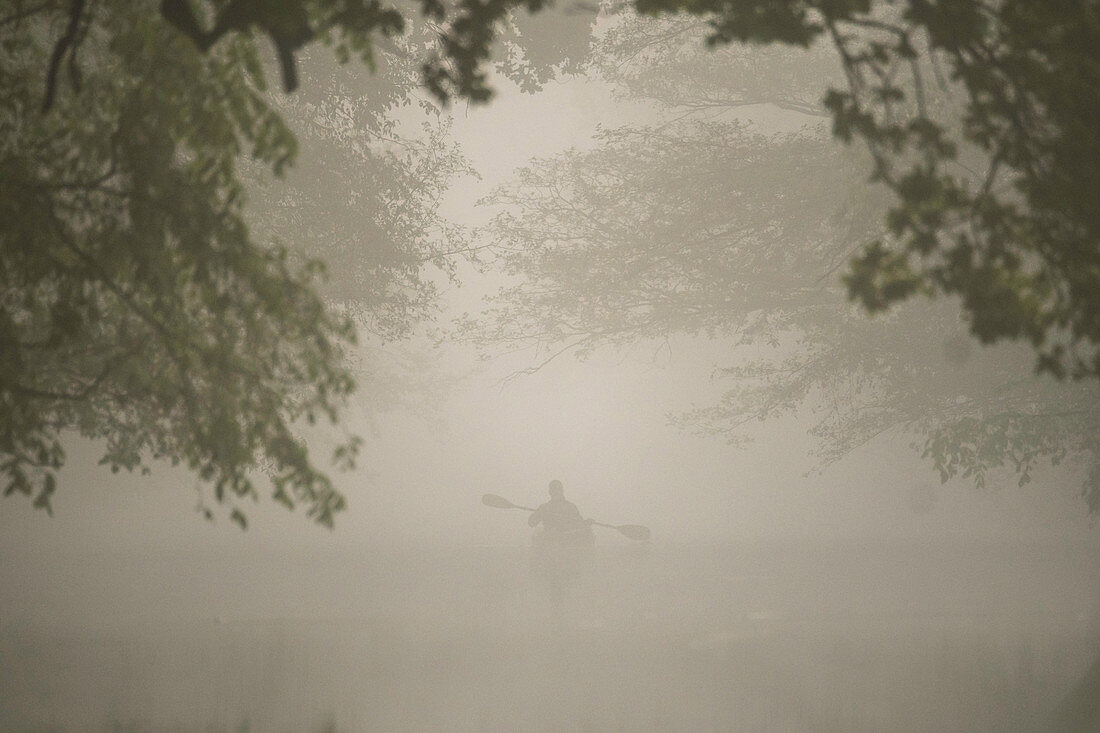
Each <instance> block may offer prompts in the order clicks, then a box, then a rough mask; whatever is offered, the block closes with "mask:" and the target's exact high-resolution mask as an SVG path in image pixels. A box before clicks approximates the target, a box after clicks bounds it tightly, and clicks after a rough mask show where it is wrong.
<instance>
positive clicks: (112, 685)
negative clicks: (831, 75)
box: [0, 544, 1100, 731]
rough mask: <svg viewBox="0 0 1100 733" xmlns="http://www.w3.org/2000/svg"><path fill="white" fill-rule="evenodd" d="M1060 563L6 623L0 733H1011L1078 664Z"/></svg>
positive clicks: (341, 569)
mask: <svg viewBox="0 0 1100 733" xmlns="http://www.w3.org/2000/svg"><path fill="white" fill-rule="evenodd" d="M1079 559H1080V558H1079V557H1078V558H1075V557H1074V555H1073V553H1069V552H1066V551H1065V550H1053V549H1049V548H1043V547H1030V548H1023V549H1021V548H1006V547H968V548H957V547H956V548H942V547H913V546H908V547H898V546H887V545H882V546H871V545H856V544H853V545H848V546H831V547H822V546H812V547H811V546H804V547H796V546H772V547H759V546H758V547H740V548H738V547H715V546H690V547H688V546H682V547H664V546H660V545H657V546H654V547H652V548H646V547H643V546H631V545H625V544H624V545H616V546H610V547H601V548H598V551H597V553H596V554H595V555H594V557H593V558H592V560H591V562H590V563H589V564H588V565H587V566H585V567H583V568H581V569H580V571H579V572H578V573H577V574H576V575H575V576H573V575H571V576H570V578H571V579H570V581H569V583H568V584H566V585H565V586H560V587H559V586H556V585H555V584H551V583H549V582H547V578H546V577H545V575H544V574H541V573H537V572H532V567H531V558H530V557H529V556H528V553H527V552H526V551H520V550H518V549H515V548H511V549H501V548H467V549H464V550H456V549H453V548H452V549H448V550H433V551H422V550H418V551H412V550H410V551H403V552H397V551H388V552H382V551H375V552H373V553H371V554H370V555H368V556H364V557H360V558H357V559H355V560H349V559H347V558H344V559H343V561H342V563H337V562H336V561H335V559H334V558H331V557H329V558H324V559H315V560H316V575H315V577H314V578H313V580H312V581H311V580H302V581H301V582H299V583H298V584H297V585H296V587H298V588H299V591H300V592H299V595H298V596H297V597H296V598H294V599H285V598H284V599H281V601H282V604H281V605H274V604H273V602H272V599H271V598H270V597H266V596H263V595H262V594H259V595H257V596H256V598H257V599H262V600H257V603H256V605H255V606H253V607H249V606H248V605H247V604H246V603H243V602H241V603H239V604H238V605H237V606H235V607H234V612H235V613H234V615H227V616H221V615H219V614H217V613H213V612H212V611H217V610H218V608H219V607H218V606H217V605H216V604H215V605H214V606H211V607H208V608H206V609H205V610H206V611H207V613H203V611H204V609H203V608H202V607H198V605H199V604H197V606H196V607H194V608H187V609H180V608H176V609H175V610H176V611H177V613H174V614H167V613H162V614H161V616H160V617H148V616H147V617H144V618H143V620H142V622H141V623H136V622H127V623H125V624H116V625H113V626H112V625H111V624H110V623H106V622H105V620H104V622H103V623H87V624H83V625H81V624H73V625H69V626H68V627H66V628H60V627H58V626H57V625H56V624H54V625H52V626H49V625H40V624H39V625H36V624H35V623H33V620H24V621H22V622H20V623H8V624H7V625H5V627H4V628H3V631H2V632H0V729H3V730H5V731H7V730H14V731H18V730H70V731H83V730H115V729H117V730H173V731H182V730H188V731H189V730H196V731H200V730H201V731H208V730H212V731H232V730H251V731H321V730H327V731H333V730H338V731H382V730H396V731H425V730H488V731H510V730H534V731H539V730H561V731H566V730H569V731H572V730H592V731H607V730H631V731H637V730H643V731H648V730H653V731H676V730H684V731H695V730H723V731H738V730H744V731H760V730H769V731H882V730H914V729H920V730H938V731H939V730H942V731H950V730H958V731H963V730H997V731H1012V730H1020V731H1025V730H1028V731H1030V730H1036V729H1041V728H1043V727H1045V721H1046V720H1047V719H1048V716H1049V714H1050V711H1051V709H1052V708H1053V706H1054V705H1055V704H1056V702H1057V701H1058V699H1059V698H1060V696H1061V695H1063V694H1064V693H1065V691H1066V690H1067V689H1068V688H1069V687H1070V686H1071V685H1072V683H1073V681H1074V680H1075V678H1076V677H1078V676H1079V675H1080V674H1081V673H1082V672H1083V671H1084V669H1085V668H1086V667H1087V666H1088V664H1089V662H1090V661H1091V659H1092V656H1093V655H1094V654H1095V653H1096V652H1097V651H1098V650H1100V635H1098V634H1097V626H1096V624H1095V621H1096V610H1097V609H1096V607H1095V605H1093V604H1094V599H1096V598H1097V597H1098V596H1097V593H1096V591H1097V587H1096V583H1095V579H1093V582H1092V583H1091V584H1090V583H1089V582H1081V581H1082V579H1081V578H1080V577H1079V574H1078V571H1076V570H1074V568H1075V567H1078V565H1076V564H1075V560H1079ZM178 561H179V560H178V559H176V560H173V561H169V560H164V563H170V562H178ZM149 563H150V565H149V567H148V568H146V571H147V572H148V573H160V572H170V569H169V568H167V567H161V566H160V565H158V561H154V560H150V561H149ZM302 566H304V567H310V563H309V561H308V559H307V560H306V561H302ZM333 567H337V568H338V570H332V571H331V572H329V571H328V570H326V568H330V569H331V568H333ZM301 570H302V567H298V569H297V571H299V572H300V571H301ZM135 572H137V571H135ZM239 572H240V573H241V574H242V576H241V577H242V578H244V577H247V576H248V574H249V569H248V568H240V569H239ZM138 575H140V572H138ZM302 577H303V578H304V577H305V576H304V575H303V576H302ZM228 580H229V578H223V579H222V580H221V581H219V582H227V581H228ZM224 587H229V586H228V585H226V586H224ZM256 590H257V592H258V591H259V590H262V589H256ZM135 592H137V591H135ZM119 602H120V603H123V604H125V600H124V599H120V601H119ZM135 603H139V600H135V601H133V603H131V604H129V605H130V606H133V604H135ZM204 603H205V604H206V605H207V606H210V604H209V600H206V601H204ZM273 609H275V610H278V611H281V612H282V613H273V612H272V611H273ZM124 610H125V609H124V608H123V607H121V606H120V613H122V612H123V611H124ZM131 610H132V609H131ZM162 610H163V609H162ZM216 616H217V617H216ZM101 620H102V619H101Z"/></svg>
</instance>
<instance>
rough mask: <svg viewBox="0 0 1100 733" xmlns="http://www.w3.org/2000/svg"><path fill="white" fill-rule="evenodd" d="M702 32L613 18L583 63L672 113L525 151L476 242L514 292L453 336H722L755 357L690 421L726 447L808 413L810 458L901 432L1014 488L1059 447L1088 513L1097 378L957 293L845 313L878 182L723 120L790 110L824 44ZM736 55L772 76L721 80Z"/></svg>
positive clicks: (816, 132) (836, 154)
mask: <svg viewBox="0 0 1100 733" xmlns="http://www.w3.org/2000/svg"><path fill="white" fill-rule="evenodd" d="M698 32H699V28H698V24H695V26H694V27H693V26H692V24H691V23H690V22H688V21H684V20H682V19H671V20H667V21H662V23H661V24H660V27H657V28H655V27H654V26H653V24H651V23H645V22H642V21H639V20H635V19H626V20H624V21H623V22H621V23H620V24H619V25H617V26H616V30H615V31H614V33H611V34H608V35H607V36H606V37H605V39H604V41H603V42H602V43H603V45H601V46H600V47H599V48H598V49H597V51H596V54H595V55H594V57H593V63H594V64H596V65H598V67H599V68H601V69H604V70H606V75H607V76H608V77H609V78H611V79H613V80H614V81H615V82H616V83H617V84H619V88H620V90H622V93H624V94H626V95H628V96H630V97H637V96H640V97H642V98H646V99H649V100H652V101H657V102H660V103H662V104H663V106H665V107H667V108H668V109H669V110H670V112H671V113H672V116H673V121H671V122H664V123H661V124H655V125H650V126H645V127H629V128H622V129H617V130H612V131H605V132H603V133H601V135H600V136H599V137H598V141H597V142H598V145H597V147H596V148H595V149H594V150H590V151H584V152H577V151H571V152H567V153H562V154H560V155H558V156H556V157H554V158H551V159H548V160H543V161H536V162H534V163H532V164H531V165H530V166H529V167H528V168H526V169H524V170H523V171H522V172H521V173H520V174H519V176H518V177H517V179H516V180H515V181H514V182H513V183H511V184H508V185H506V186H504V187H502V188H501V189H500V190H499V191H498V192H496V193H495V194H494V195H493V196H492V197H491V198H490V199H489V203H491V204H494V205H498V206H500V207H501V208H502V210H503V213H501V214H500V215H499V216H498V217H497V218H496V220H495V221H494V223H493V225H492V226H491V227H490V228H489V230H488V231H487V237H488V240H487V241H489V242H490V243H492V244H493V245H494V246H495V247H497V249H498V250H499V253H500V262H501V265H502V266H503V267H504V269H505V270H506V271H507V272H508V273H509V274H511V275H513V276H516V282H515V284H514V285H512V286H510V287H509V288H508V289H507V290H505V291H503V292H502V293H501V294H500V295H499V296H498V297H497V298H496V299H495V300H494V301H493V303H492V307H491V309H490V310H489V312H488V313H487V314H486V315H485V316H483V317H479V318H473V319H468V320H467V321H466V322H465V334H466V335H467V336H468V337H471V338H474V339H476V340H479V341H480V342H481V343H482V344H483V345H487V346H491V345H497V344H507V345H508V346H509V348H514V347H516V346H522V345H528V346H533V347H536V348H538V349H539V350H540V352H541V353H543V354H544V355H547V354H549V355H554V354H557V353H560V352H561V351H563V350H567V349H570V348H572V349H576V350H578V351H580V352H584V351H587V350H590V349H593V348H597V347H599V346H602V345H608V344H618V343H624V342H631V341H636V340H639V339H654V338H656V339H660V338H664V337H667V336H669V335H673V334H692V335H709V336H718V337H721V338H725V339H729V340H730V341H731V344H732V346H733V347H734V348H736V347H739V346H751V347H752V349H751V350H741V351H739V352H737V353H739V354H751V356H744V357H743V358H742V361H741V362H740V363H738V364H737V365H736V366H730V367H725V368H722V369H720V370H719V371H718V372H717V374H718V376H719V377H720V378H721V379H723V380H728V381H729V382H731V383H732V387H731V388H730V390H729V391H728V392H727V393H726V394H725V395H724V396H723V397H722V399H721V400H720V401H719V402H718V403H716V404H714V405H709V406H704V407H701V408H699V409H696V410H694V411H693V412H691V413H689V414H687V415H685V416H683V418H682V419H683V422H684V423H686V424H689V425H691V426H694V427H697V428H699V429H701V430H703V431H704V432H708V433H718V434H722V435H725V436H726V437H728V438H729V439H731V440H734V441H737V440H740V439H741V438H742V437H743V435H744V431H742V430H741V428H742V427H743V426H744V425H746V424H751V423H753V422H755V421H757V420H760V419H766V418H770V417H774V416H776V415H780V414H785V413H789V412H792V411H794V410H796V409H800V408H801V407H802V406H804V405H812V406H813V407H814V414H815V415H816V421H815V424H814V426H813V428H812V431H813V432H814V433H815V434H816V435H817V436H818V437H819V438H820V439H821V440H820V442H819V451H820V457H821V460H822V461H823V463H829V462H831V461H834V460H837V459H839V458H840V457H843V456H844V455H847V454H848V453H849V452H850V451H851V450H853V449H854V448H856V447H858V446H861V445H863V444H865V443H866V442H868V441H869V440H871V439H873V438H874V437H876V436H878V435H881V434H883V433H884V432H887V431H894V432H899V431H900V432H903V433H908V434H910V435H913V436H915V437H916V447H917V448H918V450H920V451H921V452H922V453H923V454H924V455H925V456H926V457H927V458H929V459H930V460H931V461H932V462H933V464H934V465H935V467H936V468H937V469H938V470H939V472H940V474H941V477H942V478H943V479H944V480H946V479H947V478H949V477H952V476H963V477H966V478H969V479H971V480H973V481H974V483H975V484H976V485H978V486H985V485H986V477H987V474H988V473H989V472H990V471H991V470H993V469H996V468H999V467H1003V466H1007V467H1009V468H1010V469H1012V470H1014V471H1015V473H1016V474H1017V477H1018V478H1017V480H1018V481H1019V482H1020V483H1021V484H1023V483H1027V482H1028V481H1030V478H1031V474H1032V468H1033V467H1034V466H1036V465H1037V464H1039V463H1041V462H1045V461H1053V462H1060V461H1062V460H1063V459H1064V458H1065V457H1066V456H1067V455H1069V456H1073V457H1074V458H1075V459H1085V460H1088V461H1090V463H1091V465H1092V466H1093V468H1092V470H1091V472H1090V474H1089V475H1088V477H1087V478H1086V481H1085V483H1084V484H1083V487H1082V491H1083V494H1084V496H1085V498H1086V500H1087V502H1088V506H1089V509H1090V511H1093V512H1096V511H1097V510H1100V468H1097V465H1098V464H1100V461H1098V460H1097V457H1098V456H1100V446H1098V445H1097V443H1096V437H1095V436H1096V435H1098V434H1100V399H1098V396H1100V395H1098V393H1097V388H1096V385H1095V383H1094V381H1093V380H1085V381H1084V382H1081V383H1076V384H1072V383H1063V382H1057V381H1055V380H1052V379H1049V378H1048V379H1046V380H1043V379H1037V378H1034V377H1033V376H1032V375H1030V374H1029V373H1028V369H1027V362H1028V353H1029V352H1028V351H1027V349H1025V348H1023V347H1021V346H1019V345H1017V346H1015V347H1011V346H1007V345H1006V346H1004V347H1002V348H998V349H995V350H984V349H979V348H975V347H977V344H973V345H972V343H971V340H970V338H969V337H968V336H967V334H966V328H965V324H964V323H963V322H962V321H960V319H959V314H958V307H957V304H956V303H953V302H951V301H948V302H943V303H935V304H927V303H918V304H912V305H911V306H909V307H906V308H902V309H901V310H899V311H898V312H896V313H893V314H891V315H890V316H889V317H880V318H875V319H870V318H867V317H866V316H865V315H864V314H863V313H861V312H860V311H859V310H853V309H852V308H851V307H850V306H848V305H846V304H845V302H844V297H843V292H842V289H841V287H840V283H839V282H837V277H836V273H837V272H838V271H839V270H840V269H841V268H842V267H843V266H844V264H845V263H846V261H847V259H848V258H849V257H850V256H851V254H852V252H853V251H854V249H855V248H857V247H858V244H859V242H861V241H866V240H867V239H868V238H871V237H873V236H875V234H876V233H877V232H878V231H879V230H880V228H881V222H882V220H883V217H884V214H885V211H886V210H887V209H888V207H889V205H890V202H889V198H888V195H887V194H888V192H886V191H883V190H882V189H876V188H874V187H871V186H869V185H867V184H866V183H865V182H864V181H863V180H862V179H863V173H862V171H863V170H864V168H863V166H864V165H865V164H866V160H865V159H860V158H859V157H858V156H856V155H853V154H851V153H850V152H849V153H844V152H843V149H842V148H838V147H837V146H835V145H833V144H831V142H830V141H829V140H828V138H827V136H826V134H825V132H824V131H823V130H821V129H820V125H818V126H817V127H813V126H811V127H810V128H807V129H805V130H803V131H802V132H800V133H795V134H783V135H765V134H763V133H761V132H759V131H758V129H757V128H754V127H752V126H751V125H748V124H746V123H741V122H737V121H736V120H734V119H731V118H730V114H732V113H733V112H734V111H736V110H737V109H738V108H741V107H743V106H745V105H747V104H757V105H760V104H770V103H771V102H770V100H771V99H772V98H773V97H774V98H775V99H777V100H778V104H777V105H776V106H779V107H781V108H782V109H784V110H789V111H792V112H796V113H798V114H799V115H803V114H804V113H803V112H802V107H803V105H804V104H807V105H808V103H804V102H803V101H802V100H803V96H804V93H805V85H804V83H803V80H804V79H805V78H807V77H811V76H813V75H815V74H827V73H828V68H827V66H823V65H822V64H821V63H820V54H818V53H809V54H805V55H802V56H801V57H799V56H797V55H795V54H791V53H787V54H776V53H775V52H769V53H766V54H759V55H757V56H756V57H755V58H754V57H753V55H752V54H750V53H748V52H744V51H741V50H738V51H733V50H729V51H727V50H720V51H719V52H718V53H717V54H713V53H704V52H702V50H701V49H700V47H699V45H698V44H697V41H698ZM693 34H695V35H693ZM666 63H667V64H668V66H669V68H670V75H671V78H672V80H673V82H674V83H673V82H667V80H663V79H662V71H663V70H664V68H665V64H666ZM734 66H735V67H736V68H738V69H741V70H745V69H752V70H753V72H754V74H755V77H754V78H756V79H771V80H773V81H772V82H771V83H770V84H768V85H762V86H759V87H757V86H752V87H751V88H750V85H749V84H747V83H746V82H744V81H743V75H738V76H736V77H734V79H733V81H731V82H730V83H729V84H725V85H723V84H722V83H721V78H722V77H721V75H720V74H721V70H722V69H723V68H727V67H734ZM800 66H802V67H805V73H799V71H798V68H799V67H800ZM784 79H789V80H792V81H793V82H794V84H793V85H791V86H788V85H786V84H784V83H783V80H784ZM691 80H695V81H694V83H692V81H691ZM666 82H667V83H666ZM808 115H809V116H808V117H805V119H807V120H808V121H810V122H813V120H814V119H815V113H814V111H813V110H812V109H809V110H808Z"/></svg>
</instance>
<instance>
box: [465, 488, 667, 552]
mask: <svg viewBox="0 0 1100 733" xmlns="http://www.w3.org/2000/svg"><path fill="white" fill-rule="evenodd" d="M481 503H482V504H484V505H485V506H491V507H494V508H496V509H522V510H523V511H525V512H533V511H535V510H534V509H532V508H531V507H529V506H520V505H519V504H513V503H512V502H510V501H508V500H507V499H505V498H504V497H503V496H497V495H496V494H485V495H484V496H482V497H481ZM589 524H594V525H596V526H597V527H607V528H608V529H614V530H618V531H619V532H620V533H621V534H622V535H623V536H624V537H629V538H630V539H632V540H638V541H639V542H645V541H647V540H648V539H649V527H643V526H642V525H640V524H605V523H604V522H596V521H589Z"/></svg>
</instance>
